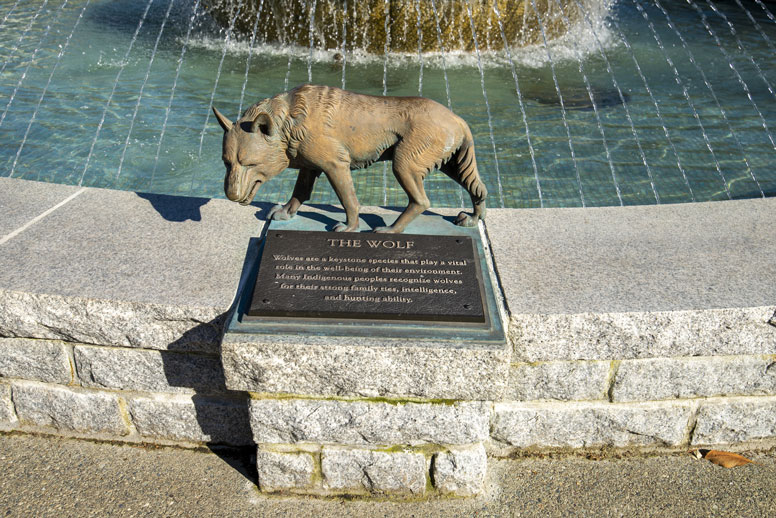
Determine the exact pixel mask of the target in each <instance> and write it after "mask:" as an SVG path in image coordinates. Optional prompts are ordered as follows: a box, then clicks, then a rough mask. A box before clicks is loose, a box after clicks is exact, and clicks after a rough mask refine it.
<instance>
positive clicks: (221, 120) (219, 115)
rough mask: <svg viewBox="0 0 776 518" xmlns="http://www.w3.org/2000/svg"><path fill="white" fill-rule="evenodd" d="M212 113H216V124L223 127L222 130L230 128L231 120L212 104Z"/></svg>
mask: <svg viewBox="0 0 776 518" xmlns="http://www.w3.org/2000/svg"><path fill="white" fill-rule="evenodd" d="M213 113H215V114H216V119H218V124H219V125H220V126H221V128H223V130H224V131H229V130H230V129H232V121H230V120H229V119H227V118H226V117H225V116H224V114H223V113H221V112H220V111H218V109H217V108H216V107H215V106H213Z"/></svg>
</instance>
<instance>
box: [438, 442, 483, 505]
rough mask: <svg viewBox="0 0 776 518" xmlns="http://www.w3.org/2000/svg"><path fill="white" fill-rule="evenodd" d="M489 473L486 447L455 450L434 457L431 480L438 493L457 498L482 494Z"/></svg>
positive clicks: (479, 446) (478, 446) (479, 445)
mask: <svg viewBox="0 0 776 518" xmlns="http://www.w3.org/2000/svg"><path fill="white" fill-rule="evenodd" d="M487 473H488V457H487V455H486V454H485V447H484V446H483V445H482V444H478V445H477V446H474V447H472V448H465V449H464V448H455V449H450V450H448V451H445V452H442V453H437V454H436V455H434V462H433V464H432V468H431V480H432V481H433V483H434V487H435V488H436V489H437V491H439V492H441V493H444V494H450V495H455V496H474V495H477V494H480V493H481V492H482V490H483V486H484V484H485V477H486V475H487Z"/></svg>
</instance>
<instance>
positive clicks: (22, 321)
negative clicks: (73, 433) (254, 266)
mask: <svg viewBox="0 0 776 518" xmlns="http://www.w3.org/2000/svg"><path fill="white" fill-rule="evenodd" d="M225 311H226V309H225V308H223V309H215V308H186V307H184V306H173V305H170V306H160V305H154V304H145V303H139V302H128V301H121V300H103V299H89V298H85V297H79V296H67V297H65V296H60V295H49V294H41V293H30V292H21V291H11V290H6V289H2V288H0V336H6V337H21V338H25V337H31V338H43V339H50V340H64V341H67V342H78V343H85V344H95V345H106V344H107V345H115V346H120V347H139V348H145V349H174V350H185V351H204V352H211V353H212V352H217V351H218V343H219V340H220V338H221V334H222V331H223V324H224V320H225V318H224V312H225Z"/></svg>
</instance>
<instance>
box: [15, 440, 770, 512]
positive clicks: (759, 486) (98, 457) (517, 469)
mask: <svg viewBox="0 0 776 518" xmlns="http://www.w3.org/2000/svg"><path fill="white" fill-rule="evenodd" d="M249 456H250V452H244V453H243V454H242V455H240V454H239V452H232V454H231V455H227V453H226V452H220V453H219V454H214V453H212V452H209V451H207V452H203V451H187V450H180V449H174V448H148V447H138V446H126V445H114V444H106V443H94V442H89V441H80V440H72V439H62V438H52V437H36V436H29V435H2V434H0V516H1V517H23V518H28V517H39V518H43V517H49V516H51V517H58V518H63V517H79V518H80V517H101V518H103V517H111V516H120V517H134V516H149V517H161V516H163V517H187V518H192V517H200V516H218V517H232V516H234V517H238V516H239V517H241V518H245V517H249V516H261V517H264V516H266V517H281V516H286V517H305V516H313V517H316V518H317V517H321V518H323V517H336V518H345V517H359V518H360V517H371V516H407V517H412V516H414V517H423V518H426V517H466V516H471V517H488V516H543V517H546V516H563V517H569V516H595V517H604V516H627V517H632V516H638V517H641V516H660V517H671V516H691V517H695V516H714V517H722V516H736V517H738V516H746V517H750V518H754V517H760V516H762V517H766V516H774V514H776V451H771V452H769V453H758V454H749V456H750V457H751V458H753V459H755V460H756V461H757V462H758V463H759V465H748V466H744V467H739V468H734V469H725V468H721V467H718V466H715V465H713V464H711V463H709V462H707V461H704V460H697V459H695V458H694V457H692V456H690V455H664V456H654V457H647V458H624V459H608V460H587V459H582V458H578V457H561V458H543V459H542V458H528V459H517V460H500V461H492V462H491V464H490V471H491V475H490V478H491V480H490V483H489V488H488V492H487V494H486V495H485V496H483V497H480V498H477V499H468V500H462V499H459V500H450V499H447V500H442V499H427V500H425V501H420V502H387V501H382V502H374V501H366V500H359V499H355V500H354V499H318V498H299V497H267V496H263V495H260V494H259V493H258V492H257V491H256V489H255V485H254V480H255V475H254V473H253V472H252V471H251V469H250V468H249V467H248V466H249V464H250V462H249Z"/></svg>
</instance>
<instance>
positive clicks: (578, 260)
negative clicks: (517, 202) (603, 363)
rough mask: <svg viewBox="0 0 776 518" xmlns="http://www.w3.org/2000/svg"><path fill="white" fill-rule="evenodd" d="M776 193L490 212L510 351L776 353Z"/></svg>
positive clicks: (523, 357) (557, 356)
mask: <svg viewBox="0 0 776 518" xmlns="http://www.w3.org/2000/svg"><path fill="white" fill-rule="evenodd" d="M774 214H776V198H768V199H758V200H741V201H732V202H712V203H692V204H680V205H659V206H644V207H602V208H587V209H573V208H572V209H540V210H534V209H531V210H521V211H509V210H503V211H498V210H495V211H491V212H489V214H488V222H487V227H488V235H489V236H490V239H491V242H492V248H493V255H494V258H495V265H496V269H497V271H498V273H499V277H500V279H501V283H502V289H503V290H504V294H505V296H506V303H507V307H508V310H509V312H510V315H511V324H510V328H509V332H510V336H511V339H512V342H513V345H514V347H515V356H514V358H513V361H525V362H534V361H553V360H582V359H586V360H605V359H627V358H648V357H671V356H694V355H702V356H714V355H719V354H725V355H734V354H774V353H775V352H776V328H774V327H773V326H770V325H768V321H769V319H770V318H772V315H773V313H774V309H776V283H774V282H772V281H771V280H772V279H774V278H776V262H774V261H773V259H772V258H773V257H775V256H776V234H775V233H774V232H773V227H772V221H773V216H774Z"/></svg>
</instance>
